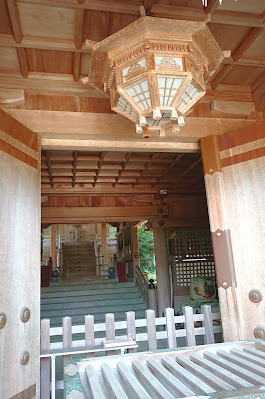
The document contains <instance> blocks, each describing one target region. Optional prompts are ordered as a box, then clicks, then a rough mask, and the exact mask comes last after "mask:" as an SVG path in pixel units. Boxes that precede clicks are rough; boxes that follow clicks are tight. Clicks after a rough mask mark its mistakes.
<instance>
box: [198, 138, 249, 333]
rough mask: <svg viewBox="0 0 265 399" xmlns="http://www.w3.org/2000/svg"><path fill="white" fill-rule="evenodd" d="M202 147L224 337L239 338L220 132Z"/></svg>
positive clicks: (236, 292)
mask: <svg viewBox="0 0 265 399" xmlns="http://www.w3.org/2000/svg"><path fill="white" fill-rule="evenodd" d="M201 150H202V159H203V167H204V179H205V188H206V194H207V203H208V212H209V219H210V228H211V234H212V243H213V250H214V259H215V270H216V278H217V286H218V295H219V301H220V310H221V317H222V326H223V334H224V340H225V341H237V340H241V339H244V334H243V327H242V320H241V316H240V306H239V302H238V289H237V283H236V275H235V267H234V259H233V250H232V245H231V234H230V226H229V218H228V214H227V203H226V193H225V189H224V181H223V174H222V168H221V161H220V154H219V148H218V138H217V136H209V137H205V138H203V139H202V140H201Z"/></svg>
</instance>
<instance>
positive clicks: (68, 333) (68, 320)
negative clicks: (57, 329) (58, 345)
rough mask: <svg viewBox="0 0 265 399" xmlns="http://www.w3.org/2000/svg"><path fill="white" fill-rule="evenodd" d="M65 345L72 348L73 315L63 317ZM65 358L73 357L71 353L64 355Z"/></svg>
mask: <svg viewBox="0 0 265 399" xmlns="http://www.w3.org/2000/svg"><path fill="white" fill-rule="evenodd" d="M63 347H64V348H72V317H68V316H66V317H63ZM64 359H65V360H68V359H72V356H71V355H66V356H64Z"/></svg>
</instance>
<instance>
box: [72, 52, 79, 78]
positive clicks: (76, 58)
mask: <svg viewBox="0 0 265 399" xmlns="http://www.w3.org/2000/svg"><path fill="white" fill-rule="evenodd" d="M80 67H81V53H74V71H73V76H74V80H75V81H76V82H78V81H79V79H80Z"/></svg>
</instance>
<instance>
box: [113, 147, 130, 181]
mask: <svg viewBox="0 0 265 399" xmlns="http://www.w3.org/2000/svg"><path fill="white" fill-rule="evenodd" d="M132 155H133V153H132V152H128V153H127V154H126V157H125V161H124V162H123V164H122V168H121V169H120V170H119V171H118V177H116V178H115V183H113V184H112V185H113V187H115V186H116V185H117V183H118V182H119V180H120V178H121V177H122V174H123V173H124V169H125V168H126V166H127V165H128V163H129V161H130V159H131V157H132Z"/></svg>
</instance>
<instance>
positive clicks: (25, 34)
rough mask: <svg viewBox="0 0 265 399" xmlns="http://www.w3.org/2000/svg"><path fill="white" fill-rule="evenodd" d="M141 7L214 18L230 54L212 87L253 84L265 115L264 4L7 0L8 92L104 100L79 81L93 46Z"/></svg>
mask: <svg viewBox="0 0 265 399" xmlns="http://www.w3.org/2000/svg"><path fill="white" fill-rule="evenodd" d="M141 5H144V6H145V8H146V10H147V13H149V14H150V15H153V16H155V17H165V18H176V19H189V20H203V21H205V20H209V21H210V22H209V23H208V26H209V28H210V30H211V31H212V33H213V35H214V37H215V38H216V40H217V42H218V44H219V45H220V47H221V49H222V50H231V57H230V58H228V59H225V61H224V64H223V65H222V67H221V68H220V69H219V71H217V72H216V74H215V76H213V78H212V81H211V88H212V89H216V88H217V87H218V86H219V85H221V84H224V85H235V86H248V87H250V88H251V91H252V93H253V98H254V100H255V102H256V104H257V109H259V110H264V107H265V101H264V93H265V84H264V81H265V79H264V77H265V75H264V68H265V45H264V42H265V33H264V19H265V3H264V1H263V0H251V1H249V0H238V1H236V2H235V1H234V0H223V3H222V5H219V0H208V7H206V8H204V7H203V5H202V2H201V0H175V1H169V0H144V1H140V0H138V1H137V0H111V1H106V0H34V1H33V0H18V1H17V0H1V1H0V51H1V58H0V85H1V87H8V88H10V87H12V88H23V89H26V90H34V91H35V90H37V91H39V90H40V87H41V88H42V90H44V91H48V92H64V93H67V92H68V93H75V94H79V95H80V94H81V93H82V95H84V96H96V97H101V94H100V93H98V92H97V91H96V90H94V89H92V88H91V87H87V86H83V85H82V83H81V81H80V77H82V76H86V75H87V74H88V72H89V65H90V52H91V47H92V45H93V43H94V42H96V41H100V40H102V39H104V38H106V37H107V36H109V35H111V34H113V33H115V32H117V31H118V30H120V29H121V28H123V27H125V26H126V25H128V24H130V23H131V22H133V21H134V20H136V19H137V18H139V16H140V11H139V9H140V6H141ZM86 39H87V40H88V47H87V46H86V45H85V40H86ZM23 78H26V79H27V81H25V80H24V79H23ZM46 80H48V82H47V81H46ZM44 81H45V82H44ZM260 83H262V87H260V86H261V85H260Z"/></svg>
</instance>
